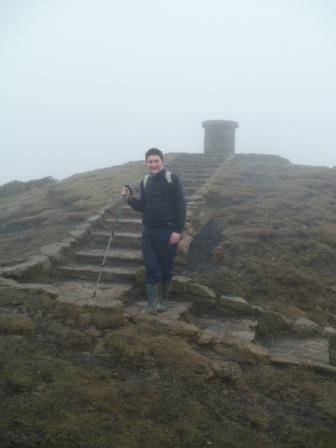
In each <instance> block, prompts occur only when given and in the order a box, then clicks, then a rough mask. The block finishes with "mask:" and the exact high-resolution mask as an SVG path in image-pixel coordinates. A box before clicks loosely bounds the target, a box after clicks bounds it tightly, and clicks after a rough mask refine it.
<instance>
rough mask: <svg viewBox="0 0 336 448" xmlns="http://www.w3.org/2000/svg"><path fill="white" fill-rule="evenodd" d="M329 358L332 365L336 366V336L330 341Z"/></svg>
mask: <svg viewBox="0 0 336 448" xmlns="http://www.w3.org/2000/svg"><path fill="white" fill-rule="evenodd" d="M329 357H330V364H332V365H333V366H336V335H332V336H331V337H330V339H329Z"/></svg>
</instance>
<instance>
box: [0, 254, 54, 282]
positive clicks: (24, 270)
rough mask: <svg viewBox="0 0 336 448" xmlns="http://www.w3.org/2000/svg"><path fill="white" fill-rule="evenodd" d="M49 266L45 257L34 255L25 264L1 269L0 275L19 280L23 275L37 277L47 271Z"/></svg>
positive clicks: (48, 261) (49, 263) (49, 262)
mask: <svg viewBox="0 0 336 448" xmlns="http://www.w3.org/2000/svg"><path fill="white" fill-rule="evenodd" d="M51 266H52V264H51V261H50V260H49V258H48V257H46V256H45V255H34V256H32V257H31V258H30V259H29V260H28V261H26V262H25V263H20V264H17V265H14V266H10V267H8V268H4V269H2V270H1V271H0V275H2V276H4V277H11V278H15V279H20V278H22V277H23V276H25V275H38V274H39V273H40V272H44V271H47V270H49V269H50V268H51Z"/></svg>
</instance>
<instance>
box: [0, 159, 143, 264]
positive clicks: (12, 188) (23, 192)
mask: <svg viewBox="0 0 336 448" xmlns="http://www.w3.org/2000/svg"><path fill="white" fill-rule="evenodd" d="M143 173H144V163H143V161H141V162H131V163H127V164H124V165H121V166H116V167H111V168H104V169H99V170H94V171H89V172H86V173H82V174H77V175H74V176H71V177H69V178H67V179H65V180H63V181H59V182H57V181H54V182H47V183H46V184H45V183H44V182H38V181H35V182H34V181H33V182H27V183H25V184H24V185H22V184H20V183H15V182H12V183H10V184H6V185H4V186H2V187H0V266H1V265H9V264H16V263H19V262H21V261H22V260H25V259H26V258H27V257H28V256H30V255H35V254H37V253H39V247H40V246H42V245H44V244H48V243H51V242H56V241H59V240H61V239H63V238H66V237H67V236H68V232H69V231H70V230H72V229H73V228H75V227H76V225H78V224H81V223H82V222H84V221H85V220H87V219H88V218H89V217H90V216H92V215H94V214H95V213H97V211H98V210H99V209H100V208H101V207H103V206H105V205H106V204H112V203H114V202H115V201H116V200H117V197H118V194H119V193H120V190H121V187H122V186H123V185H124V184H125V183H130V182H131V181H134V182H136V181H138V180H139V179H141V177H142V175H143Z"/></svg>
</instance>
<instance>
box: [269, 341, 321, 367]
mask: <svg viewBox="0 0 336 448" xmlns="http://www.w3.org/2000/svg"><path fill="white" fill-rule="evenodd" d="M263 345H264V346H265V347H266V348H267V349H268V350H269V351H270V353H271V355H272V356H275V357H279V359H281V357H286V358H287V359H292V360H293V361H295V360H299V361H300V360H306V361H308V360H311V361H318V362H322V363H329V342H328V339H324V338H320V337H317V338H309V339H307V338H305V339H302V338H282V339H279V340H274V341H271V342H269V343H266V344H265V343H264V344H263Z"/></svg>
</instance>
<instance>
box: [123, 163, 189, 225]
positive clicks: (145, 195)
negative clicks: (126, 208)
mask: <svg viewBox="0 0 336 448" xmlns="http://www.w3.org/2000/svg"><path fill="white" fill-rule="evenodd" d="M127 202H128V204H129V205H130V206H131V207H132V208H133V209H134V210H136V211H137V212H142V222H143V223H144V225H145V226H148V227H159V226H162V225H165V224H168V223H171V224H173V232H178V233H182V232H183V230H184V226H185V217H186V203H185V198H184V193H183V189H182V185H181V182H180V180H179V178H178V177H177V176H176V175H175V174H172V183H169V182H168V181H167V179H166V171H165V170H161V171H160V172H159V173H158V174H155V175H154V176H149V177H148V179H147V182H146V187H144V182H143V180H142V181H141V183H140V198H131V199H129V200H128V201H127Z"/></svg>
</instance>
